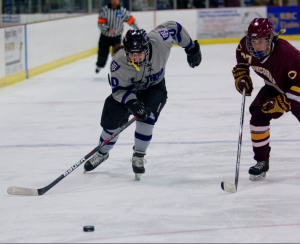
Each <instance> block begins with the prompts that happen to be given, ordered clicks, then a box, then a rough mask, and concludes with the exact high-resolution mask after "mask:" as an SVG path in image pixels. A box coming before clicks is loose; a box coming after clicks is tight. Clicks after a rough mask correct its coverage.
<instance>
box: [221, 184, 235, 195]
mask: <svg viewBox="0 0 300 244" xmlns="http://www.w3.org/2000/svg"><path fill="white" fill-rule="evenodd" d="M221 187H222V189H223V190H224V191H227V192H230V193H236V190H237V189H236V185H235V184H229V183H227V182H222V183H221Z"/></svg>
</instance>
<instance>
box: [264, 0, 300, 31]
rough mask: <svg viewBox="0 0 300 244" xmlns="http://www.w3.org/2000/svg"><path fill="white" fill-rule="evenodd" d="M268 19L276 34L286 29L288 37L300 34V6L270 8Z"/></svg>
mask: <svg viewBox="0 0 300 244" xmlns="http://www.w3.org/2000/svg"><path fill="white" fill-rule="evenodd" d="M268 18H269V19H270V20H271V21H272V23H273V25H274V29H275V32H276V33H278V32H279V31H280V30H281V29H286V33H285V34H286V35H295V34H300V6H291V7H268Z"/></svg>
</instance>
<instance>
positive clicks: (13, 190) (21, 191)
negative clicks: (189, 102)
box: [7, 116, 138, 196]
mask: <svg viewBox="0 0 300 244" xmlns="http://www.w3.org/2000/svg"><path fill="white" fill-rule="evenodd" d="M137 118H138V116H135V117H134V118H132V119H131V120H130V121H128V122H127V123H126V124H125V125H123V126H122V127H120V128H119V129H118V130H117V131H116V132H115V133H114V134H112V135H111V136H110V137H109V138H107V139H106V140H105V141H104V142H103V143H102V144H101V145H99V146H97V147H96V148H95V149H94V150H93V151H91V152H90V153H89V154H87V155H86V156H85V157H84V158H82V159H80V160H79V161H78V162H77V163H76V164H74V165H73V166H72V167H71V168H69V169H68V170H67V171H66V172H65V173H64V174H62V175H61V176H59V177H58V178H57V179H56V180H55V181H53V182H52V183H51V184H49V185H48V186H46V187H44V188H41V189H28V188H22V187H16V186H11V187H9V188H8V189H7V193H8V194H10V195H25V196H40V195H43V194H45V193H46V192H47V191H49V190H50V189H51V188H52V187H53V186H55V185H56V184H57V183H58V182H60V181H61V180H62V179H63V178H65V177H67V176H68V175H69V174H71V173H72V172H73V171H74V170H75V169H76V168H78V167H79V166H80V165H81V164H83V163H84V162H85V161H86V160H87V159H89V158H90V157H91V156H92V155H93V154H94V153H96V152H97V151H98V150H100V149H101V148H102V147H104V146H105V145H106V144H107V143H108V142H110V141H111V140H112V139H113V138H115V137H116V136H117V135H119V134H120V133H121V132H122V131H123V130H125V129H126V128H127V127H128V126H129V125H131V124H132V123H133V122H134V121H135V120H136V119H137Z"/></svg>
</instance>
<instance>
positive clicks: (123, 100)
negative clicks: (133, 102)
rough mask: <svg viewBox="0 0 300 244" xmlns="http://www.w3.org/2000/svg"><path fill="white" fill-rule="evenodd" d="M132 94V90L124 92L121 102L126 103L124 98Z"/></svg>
mask: <svg viewBox="0 0 300 244" xmlns="http://www.w3.org/2000/svg"><path fill="white" fill-rule="evenodd" d="M132 94H135V93H134V92H132V91H130V92H126V93H125V95H124V96H123V99H122V103H124V104H125V103H126V99H127V98H128V97H129V96H130V95H132Z"/></svg>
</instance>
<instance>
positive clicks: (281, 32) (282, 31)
mask: <svg viewBox="0 0 300 244" xmlns="http://www.w3.org/2000/svg"><path fill="white" fill-rule="evenodd" d="M285 32H286V29H281V30H280V31H279V32H278V34H276V35H275V36H274V39H273V40H274V41H278V39H279V36H280V35H282V34H283V33H285Z"/></svg>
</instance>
